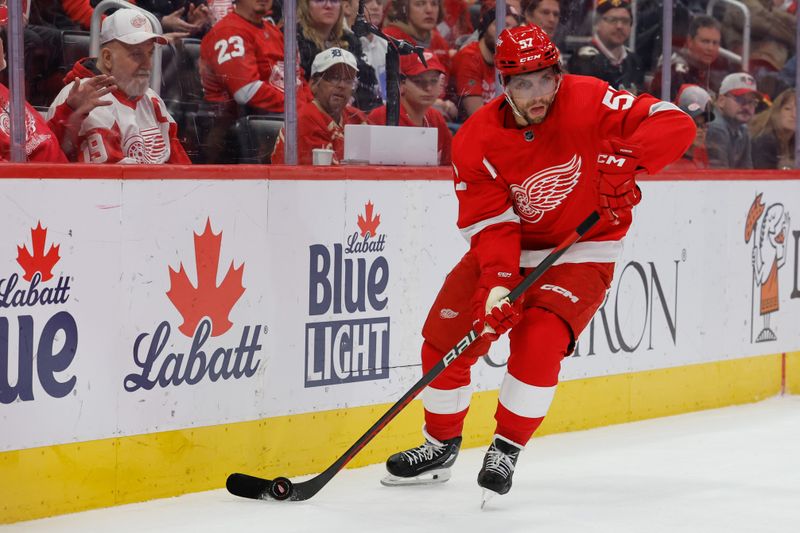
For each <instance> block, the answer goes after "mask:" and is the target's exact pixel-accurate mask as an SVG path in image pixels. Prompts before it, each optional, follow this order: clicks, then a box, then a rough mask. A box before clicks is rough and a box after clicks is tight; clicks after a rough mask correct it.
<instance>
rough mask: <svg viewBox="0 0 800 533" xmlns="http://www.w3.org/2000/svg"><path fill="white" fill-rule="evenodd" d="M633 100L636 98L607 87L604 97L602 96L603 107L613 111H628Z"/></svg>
mask: <svg viewBox="0 0 800 533" xmlns="http://www.w3.org/2000/svg"><path fill="white" fill-rule="evenodd" d="M635 99H636V98H635V97H634V96H633V95H632V94H630V93H627V92H624V91H619V92H617V91H615V90H614V89H612V88H611V87H609V88H608V90H606V94H605V96H603V105H604V106H606V107H607V108H609V109H613V110H614V111H624V110H626V109H630V107H631V106H632V105H633V101H634V100H635Z"/></svg>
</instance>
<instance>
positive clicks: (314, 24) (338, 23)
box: [297, 0, 383, 111]
mask: <svg viewBox="0 0 800 533" xmlns="http://www.w3.org/2000/svg"><path fill="white" fill-rule="evenodd" d="M297 21H298V22H297V47H298V51H299V52H300V65H301V66H302V67H303V72H304V73H305V77H306V81H308V80H309V79H310V78H311V64H312V62H313V61H314V58H315V57H317V54H319V53H320V52H321V51H323V50H325V49H326V48H331V47H337V48H343V49H345V50H348V51H350V53H352V54H353V55H354V56H355V57H356V61H358V85H357V87H356V91H355V94H354V98H355V102H354V105H355V106H356V107H357V108H359V109H361V110H362V111H369V110H370V109H374V108H375V107H377V106H379V105H380V104H381V103H382V102H383V100H382V99H381V96H380V86H379V85H378V78H377V76H376V75H375V70H374V69H373V68H372V67H371V66H369V65H368V64H367V62H366V61H365V60H364V53H363V50H362V49H361V42H360V41H359V40H358V37H356V36H355V35H353V32H351V31H350V30H348V29H346V28H345V27H344V13H343V11H342V2H341V0H298V2H297Z"/></svg>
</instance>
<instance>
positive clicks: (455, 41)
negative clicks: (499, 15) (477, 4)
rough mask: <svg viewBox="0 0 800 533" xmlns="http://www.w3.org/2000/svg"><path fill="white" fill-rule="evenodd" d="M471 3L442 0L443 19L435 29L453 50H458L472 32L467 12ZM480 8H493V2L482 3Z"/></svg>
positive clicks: (469, 0) (470, 20) (457, 0)
mask: <svg viewBox="0 0 800 533" xmlns="http://www.w3.org/2000/svg"><path fill="white" fill-rule="evenodd" d="M473 3H474V0H442V11H443V18H442V21H441V22H440V23H439V24H438V25H437V26H436V29H437V31H438V32H439V34H440V35H441V36H442V37H443V38H444V40H445V41H447V44H448V45H449V46H450V48H452V49H453V50H458V49H459V48H460V45H461V44H462V43H463V41H464V40H465V39H467V38H468V37H469V36H470V35H471V34H472V32H473V31H474V28H473V27H472V17H471V15H470V11H469V8H470V6H471V5H472V4H473ZM481 7H482V10H483V8H484V7H485V8H489V7H494V2H493V1H492V2H483V4H482V6H481Z"/></svg>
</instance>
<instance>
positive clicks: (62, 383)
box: [0, 272, 78, 404]
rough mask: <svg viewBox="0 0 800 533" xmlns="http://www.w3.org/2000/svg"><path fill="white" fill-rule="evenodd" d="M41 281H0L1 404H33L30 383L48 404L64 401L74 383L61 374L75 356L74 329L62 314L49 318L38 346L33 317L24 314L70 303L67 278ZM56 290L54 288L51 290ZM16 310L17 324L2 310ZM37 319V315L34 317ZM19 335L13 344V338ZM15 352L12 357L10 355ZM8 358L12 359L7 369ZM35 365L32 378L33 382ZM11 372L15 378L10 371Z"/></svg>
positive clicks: (37, 278) (72, 320)
mask: <svg viewBox="0 0 800 533" xmlns="http://www.w3.org/2000/svg"><path fill="white" fill-rule="evenodd" d="M41 280H42V276H41V274H40V273H39V272H37V273H36V274H34V275H33V277H32V278H31V281H30V284H28V283H27V282H25V281H20V279H19V276H18V275H17V274H12V275H11V276H9V277H8V278H6V279H0V309H2V310H3V312H2V314H0V404H10V403H12V402H14V401H16V400H17V398H19V399H20V400H22V401H30V400H33V399H34V381H35V380H36V379H37V378H38V381H39V384H40V385H41V387H42V391H43V392H44V393H45V394H46V395H48V396H50V397H52V398H63V397H64V396H66V395H67V394H69V393H70V392H72V390H73V389H74V388H75V383H76V381H77V378H76V377H75V376H74V375H69V374H66V371H67V370H68V369H69V366H70V365H71V364H72V361H73V360H74V359H75V354H76V352H77V350H78V325H77V324H76V323H75V318H74V317H73V316H72V315H71V314H70V313H69V312H67V311H64V310H61V311H56V312H55V313H53V314H52V315H51V316H50V317H49V318H48V319H47V321H46V322H45V323H44V325H43V326H40V328H41V333H40V334H39V338H38V341H37V339H36V335H35V331H36V330H37V329H39V328H36V327H35V322H34V316H33V314H29V313H25V312H24V311H23V309H25V308H39V307H43V306H52V305H62V304H65V303H67V301H68V300H69V291H70V286H69V276H60V277H59V278H58V281H57V282H54V281H51V282H49V283H47V284H46V285H44V286H41V285H40V284H41ZM53 285H55V286H53ZM10 309H19V312H20V314H18V315H17V316H16V324H15V325H14V326H13V327H12V326H11V325H10V323H11V322H12V320H13V317H12V316H10V315H11V313H10V312H8V311H7V310H10ZM37 315H39V316H40V315H41V313H40V312H39V313H37ZM14 331H16V332H17V333H18V335H17V339H16V342H14V340H13V339H12V335H11V334H12V333H13V332H14ZM15 348H16V352H15ZM11 358H14V359H16V362H15V363H14V364H11ZM34 361H36V365H35V366H36V376H35V377H34ZM11 368H16V371H17V375H16V377H12V376H10V375H9V374H10V371H9V370H10V369H11Z"/></svg>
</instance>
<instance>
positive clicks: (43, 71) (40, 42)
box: [0, 0, 78, 106]
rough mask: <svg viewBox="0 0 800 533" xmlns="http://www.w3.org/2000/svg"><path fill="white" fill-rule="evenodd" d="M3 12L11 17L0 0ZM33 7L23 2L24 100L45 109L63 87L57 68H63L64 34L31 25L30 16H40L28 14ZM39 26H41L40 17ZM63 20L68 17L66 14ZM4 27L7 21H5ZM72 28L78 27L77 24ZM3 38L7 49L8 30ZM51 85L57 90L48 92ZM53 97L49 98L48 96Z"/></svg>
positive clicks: (1, 78) (2, 33)
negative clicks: (62, 47)
mask: <svg viewBox="0 0 800 533" xmlns="http://www.w3.org/2000/svg"><path fill="white" fill-rule="evenodd" d="M0 10H2V15H0V16H2V18H3V19H7V18H8V9H7V6H6V2H5V0H0ZM29 10H30V4H29V3H28V2H23V12H22V26H23V30H22V31H23V33H22V42H23V56H24V61H25V65H24V68H25V97H26V98H27V100H28V102H29V103H30V104H31V105H34V106H44V105H47V104H49V103H50V100H52V97H53V96H54V95H55V93H57V92H58V91H59V90H60V89H61V87H62V84H61V83H60V81H61V80H60V77H61V76H60V75H59V73H58V68H59V67H60V66H61V58H62V56H63V52H62V50H61V31H60V30H59V29H56V28H54V27H49V26H39V25H38V24H35V23H29V22H30V15H31V14H33V15H34V16H36V15H38V13H39V10H38V9H34V10H33V12H32V13H29ZM36 19H37V20H36V23H39V20H38V16H37V17H36ZM63 20H64V21H69V18H68V17H67V16H66V15H64V17H63ZM2 25H3V26H4V25H5V22H2ZM73 27H75V28H77V27H78V26H77V25H74V26H73ZM0 39H2V41H3V46H4V48H7V45H8V42H7V39H6V33H5V31H0ZM5 81H7V77H6V73H3V74H0V82H5ZM50 86H54V88H52V89H49V87H50ZM48 96H49V97H50V99H48V98H47V97H48Z"/></svg>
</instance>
